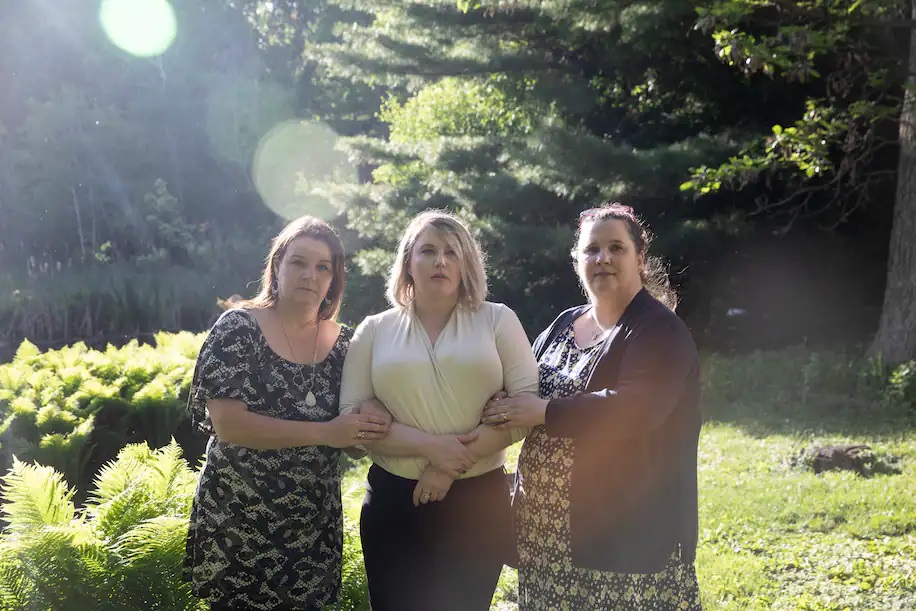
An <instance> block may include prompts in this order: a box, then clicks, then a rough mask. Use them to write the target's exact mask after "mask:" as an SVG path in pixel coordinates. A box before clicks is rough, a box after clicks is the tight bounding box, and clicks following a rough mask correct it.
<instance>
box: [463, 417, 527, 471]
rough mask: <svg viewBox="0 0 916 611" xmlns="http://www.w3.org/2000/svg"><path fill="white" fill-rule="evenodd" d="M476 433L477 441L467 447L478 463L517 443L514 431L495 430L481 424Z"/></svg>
mask: <svg viewBox="0 0 916 611" xmlns="http://www.w3.org/2000/svg"><path fill="white" fill-rule="evenodd" d="M475 432H476V433H477V439H475V440H474V441H472V442H470V443H469V444H467V447H468V449H469V450H470V451H471V452H472V453H473V454H474V457H475V459H476V461H478V462H479V461H481V460H483V459H485V458H487V457H489V456H492V455H493V454H496V453H497V452H499V451H500V450H502V449H505V448H507V447H509V446H511V445H512V444H513V443H515V439H514V438H513V435H512V429H495V428H493V427H491V426H487V425H485V424H481V425H480V426H478V427H477V429H476V431H475Z"/></svg>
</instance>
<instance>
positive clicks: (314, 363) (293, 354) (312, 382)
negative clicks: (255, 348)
mask: <svg viewBox="0 0 916 611" xmlns="http://www.w3.org/2000/svg"><path fill="white" fill-rule="evenodd" d="M277 320H279V321H280V329H281V330H282V331H283V337H285V338H286V345H287V346H289V354H290V356H291V357H292V358H293V361H294V362H295V359H296V352H295V351H294V350H293V344H292V342H291V341H289V335H287V333H286V325H284V324H283V319H282V318H281V317H280V313H279V312H278V313H277ZM320 330H321V321H318V324H317V325H315V351H314V352H315V353H314V354H313V355H312V376H311V378H309V385H308V388H306V392H307V393H308V394H307V396H306V403H309V406H311V405H312V403H313V402H314V401H315V399H314V395H312V387H313V386H314V385H315V371H316V370H317V369H318V335H319V331H320ZM296 365H298V367H299V376H300V377H301V378H302V382H303V383H305V374H304V373H302V363H296ZM309 395H312V397H311V401H309Z"/></svg>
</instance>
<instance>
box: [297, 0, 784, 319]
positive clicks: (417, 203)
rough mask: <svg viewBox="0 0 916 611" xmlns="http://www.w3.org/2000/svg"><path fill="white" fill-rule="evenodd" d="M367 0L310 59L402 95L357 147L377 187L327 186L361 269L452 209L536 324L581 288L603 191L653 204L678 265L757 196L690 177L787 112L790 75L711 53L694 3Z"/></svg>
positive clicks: (507, 294)
mask: <svg viewBox="0 0 916 611" xmlns="http://www.w3.org/2000/svg"><path fill="white" fill-rule="evenodd" d="M359 7H360V9H361V10H363V11H365V12H367V13H368V14H369V15H370V16H371V19H369V20H367V21H366V22H365V23H366V24H365V25H354V26H352V27H350V26H348V27H345V28H341V29H340V30H339V33H340V36H341V40H340V41H339V42H337V43H331V44H319V45H316V46H315V47H314V48H313V54H314V57H316V58H317V59H318V60H319V62H320V66H321V69H322V70H323V71H324V73H325V74H327V75H329V76H333V77H335V78H346V79H350V80H351V81H353V82H362V83H367V84H373V85H378V84H384V85H385V86H388V87H390V88H391V90H392V92H393V94H392V95H393V98H392V99H391V100H389V101H388V102H387V103H386V104H385V106H384V109H383V111H382V113H381V117H382V119H383V120H384V121H385V122H386V123H387V125H388V128H389V131H390V138H389V139H388V140H387V141H383V140H381V139H377V138H368V137H364V138H359V139H354V140H351V141H350V142H349V143H348V145H349V149H350V151H351V153H352V154H353V155H354V156H355V157H356V158H358V159H359V160H361V161H362V162H364V163H368V164H372V166H373V167H374V168H375V170H374V172H373V179H374V180H373V182H372V184H367V185H361V186H352V185H350V186H340V185H339V186H337V187H336V188H334V189H331V193H332V194H333V195H334V196H335V197H336V198H337V199H338V201H339V202H340V204H341V205H342V207H343V209H344V210H345V211H346V214H347V219H348V221H349V223H350V226H351V227H352V228H354V229H356V230H357V231H358V232H359V234H360V235H361V236H362V237H363V238H365V239H366V240H367V244H366V247H365V248H364V249H362V250H361V252H360V253H359V255H358V263H359V267H360V270H361V271H362V272H364V273H366V274H378V273H380V272H382V271H383V270H384V269H385V268H386V267H387V265H388V264H389V262H390V255H386V253H390V252H391V250H392V247H393V245H394V241H395V240H396V238H397V236H398V235H399V233H400V231H401V229H402V228H403V227H404V225H405V224H406V222H407V220H408V218H409V217H410V216H411V215H413V214H415V213H416V212H419V211H420V210H422V209H425V208H428V207H445V208H449V209H452V210H455V211H456V212H457V213H458V214H459V215H461V216H462V217H464V218H466V219H467V220H468V221H469V222H470V224H471V225H472V226H473V227H474V229H475V231H476V232H477V233H478V235H479V237H480V239H481V241H482V243H483V245H484V247H485V248H486V250H487V252H488V253H489V258H490V267H491V279H492V293H493V295H494V298H495V299H497V300H501V301H505V302H507V303H508V304H509V305H511V306H512V307H514V308H516V309H517V311H518V312H519V314H520V316H521V317H522V320H523V321H525V322H526V324H527V325H528V328H529V331H534V330H537V329H540V328H542V327H543V325H544V324H546V322H548V319H549V318H550V316H552V315H553V314H555V313H556V311H557V309H558V308H560V307H562V306H567V305H570V304H572V303H575V302H578V301H580V300H581V296H580V294H579V289H578V287H577V286H576V280H575V277H574V275H573V273H572V272H571V269H570V259H569V250H570V248H571V246H572V229H573V227H574V224H575V222H576V218H577V214H578V212H579V211H580V210H582V209H584V208H587V207H590V206H594V205H597V204H599V203H601V202H602V201H605V200H609V199H619V200H622V201H624V202H625V203H628V204H630V205H633V206H634V207H635V208H636V209H637V211H638V212H639V213H640V214H642V215H644V216H645V217H646V218H647V219H648V220H649V221H650V223H651V224H652V226H653V228H654V229H655V230H656V232H657V233H658V234H659V235H660V236H663V238H664V239H663V240H660V241H659V247H660V250H661V251H662V252H664V253H665V254H667V255H668V256H669V258H670V259H671V260H672V261H673V262H674V264H675V269H677V268H678V267H679V264H681V263H683V262H684V261H686V260H690V261H691V264H692V266H693V270H694V271H697V270H702V269H703V257H704V256H708V255H709V253H710V252H711V251H712V250H713V249H714V248H715V245H716V244H718V243H720V242H721V240H722V236H723V235H726V234H728V233H729V232H733V231H735V230H737V228H738V227H740V223H738V222H736V219H740V218H741V214H742V213H743V212H744V211H746V210H748V209H749V208H750V207H749V206H747V205H746V204H744V203H743V202H742V201H741V200H734V199H727V198H718V199H716V198H710V199H708V200H706V201H704V202H701V203H699V204H695V203H694V202H693V201H692V199H691V197H690V196H689V195H688V194H684V193H682V192H681V191H680V189H679V187H680V185H681V184H682V183H683V182H684V180H685V178H686V177H687V176H689V168H691V167H696V166H697V165H702V164H703V163H706V162H708V160H710V159H721V160H724V159H725V158H726V156H727V154H728V153H729V152H732V151H734V150H735V147H736V144H742V143H744V138H743V135H742V134H743V133H747V132H751V133H753V132H754V129H755V128H757V129H759V128H760V126H761V125H767V126H769V125H772V124H773V123H774V122H776V121H778V120H782V119H783V118H784V117H786V116H787V115H788V116H790V113H791V112H793V111H794V107H791V108H787V107H786V105H785V104H784V103H780V100H782V99H783V98H784V97H785V96H784V95H783V94H784V93H785V88H784V87H783V88H780V87H773V88H771V89H770V90H769V91H764V92H763V94H762V95H761V92H760V91H753V90H752V89H750V88H749V87H748V86H747V84H746V80H745V79H744V78H743V77H742V76H741V75H738V74H736V73H735V72H734V71H732V70H729V69H728V67H726V66H723V65H722V64H721V63H719V62H718V61H717V60H716V58H715V56H714V54H713V48H712V46H711V45H710V44H709V41H708V39H706V38H705V36H704V35H703V34H702V33H701V32H699V31H697V30H695V29H694V27H693V26H694V23H695V21H696V14H695V9H694V4H693V3H692V2H689V1H681V0H666V1H665V2H652V3H648V2H646V3H634V2H623V1H615V0H604V1H599V2H587V3H586V2H581V1H576V0H556V1H551V2H540V1H539V2H516V3H512V4H505V3H496V4H493V5H492V6H484V7H477V8H472V9H469V10H467V11H466V12H463V11H462V10H460V7H459V6H458V5H457V4H456V3H455V2H454V0H439V1H430V2H410V3H391V2H362V3H360V4H359ZM791 93H793V95H791V96H789V97H790V99H797V98H798V97H799V95H798V93H797V92H791ZM687 295H688V301H689V295H690V289H689V287H688V290H687Z"/></svg>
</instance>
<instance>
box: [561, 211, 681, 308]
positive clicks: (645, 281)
mask: <svg viewBox="0 0 916 611" xmlns="http://www.w3.org/2000/svg"><path fill="white" fill-rule="evenodd" d="M607 220H618V221H623V222H624V223H626V226H627V233H629V234H630V238H632V239H633V244H635V245H636V252H637V253H639V254H641V255H643V268H642V269H640V270H639V277H640V279H641V280H642V285H643V286H644V287H645V288H646V290H647V291H649V293H650V294H651V295H652V296H653V297H655V298H656V299H658V300H659V301H661V302H662V303H663V304H665V305H666V306H668V307H669V308H670V309H671V310H674V309H675V308H676V307H677V293H676V292H675V290H674V289H673V288H671V280H670V279H669V278H668V266H667V264H666V263H665V262H664V260H663V259H661V258H660V257H655V256H650V255H649V254H648V250H649V244H651V243H652V238H653V236H652V232H651V231H649V227H648V225H646V223H645V221H643V220H642V219H640V218H639V217H638V216H636V213H635V212H634V211H633V208H631V207H630V206H625V205H624V204H621V203H620V202H606V203H604V204H601V205H600V206H598V207H597V208H589V209H588V210H583V211H582V212H581V213H580V214H579V224H578V226H577V227H576V244H578V243H579V238H580V236H581V235H582V226H583V225H584V224H585V223H589V222H597V221H607ZM572 256H573V259H577V257H578V253H577V252H576V249H575V247H574V248H573V250H572Z"/></svg>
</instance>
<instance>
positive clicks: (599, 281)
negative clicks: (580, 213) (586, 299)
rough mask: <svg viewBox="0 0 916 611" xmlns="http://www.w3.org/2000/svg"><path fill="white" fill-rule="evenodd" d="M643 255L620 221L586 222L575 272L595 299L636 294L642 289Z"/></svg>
mask: <svg viewBox="0 0 916 611" xmlns="http://www.w3.org/2000/svg"><path fill="white" fill-rule="evenodd" d="M642 265H643V253H641V252H638V251H637V250H636V244H635V242H633V238H632V237H631V236H630V232H629V231H628V230H627V222H626V221H622V220H620V219H605V220H596V221H589V220H587V221H585V222H584V223H583V225H582V227H581V229H580V233H579V242H578V244H576V271H577V272H578V273H579V280H580V281H581V282H582V286H584V287H585V288H586V290H587V291H588V293H589V295H590V296H592V298H593V299H600V298H602V297H603V296H609V297H613V296H614V295H617V294H624V293H635V292H636V291H638V289H639V288H640V287H641V286H642V280H641V278H640V276H639V270H640V268H641V267H642Z"/></svg>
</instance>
